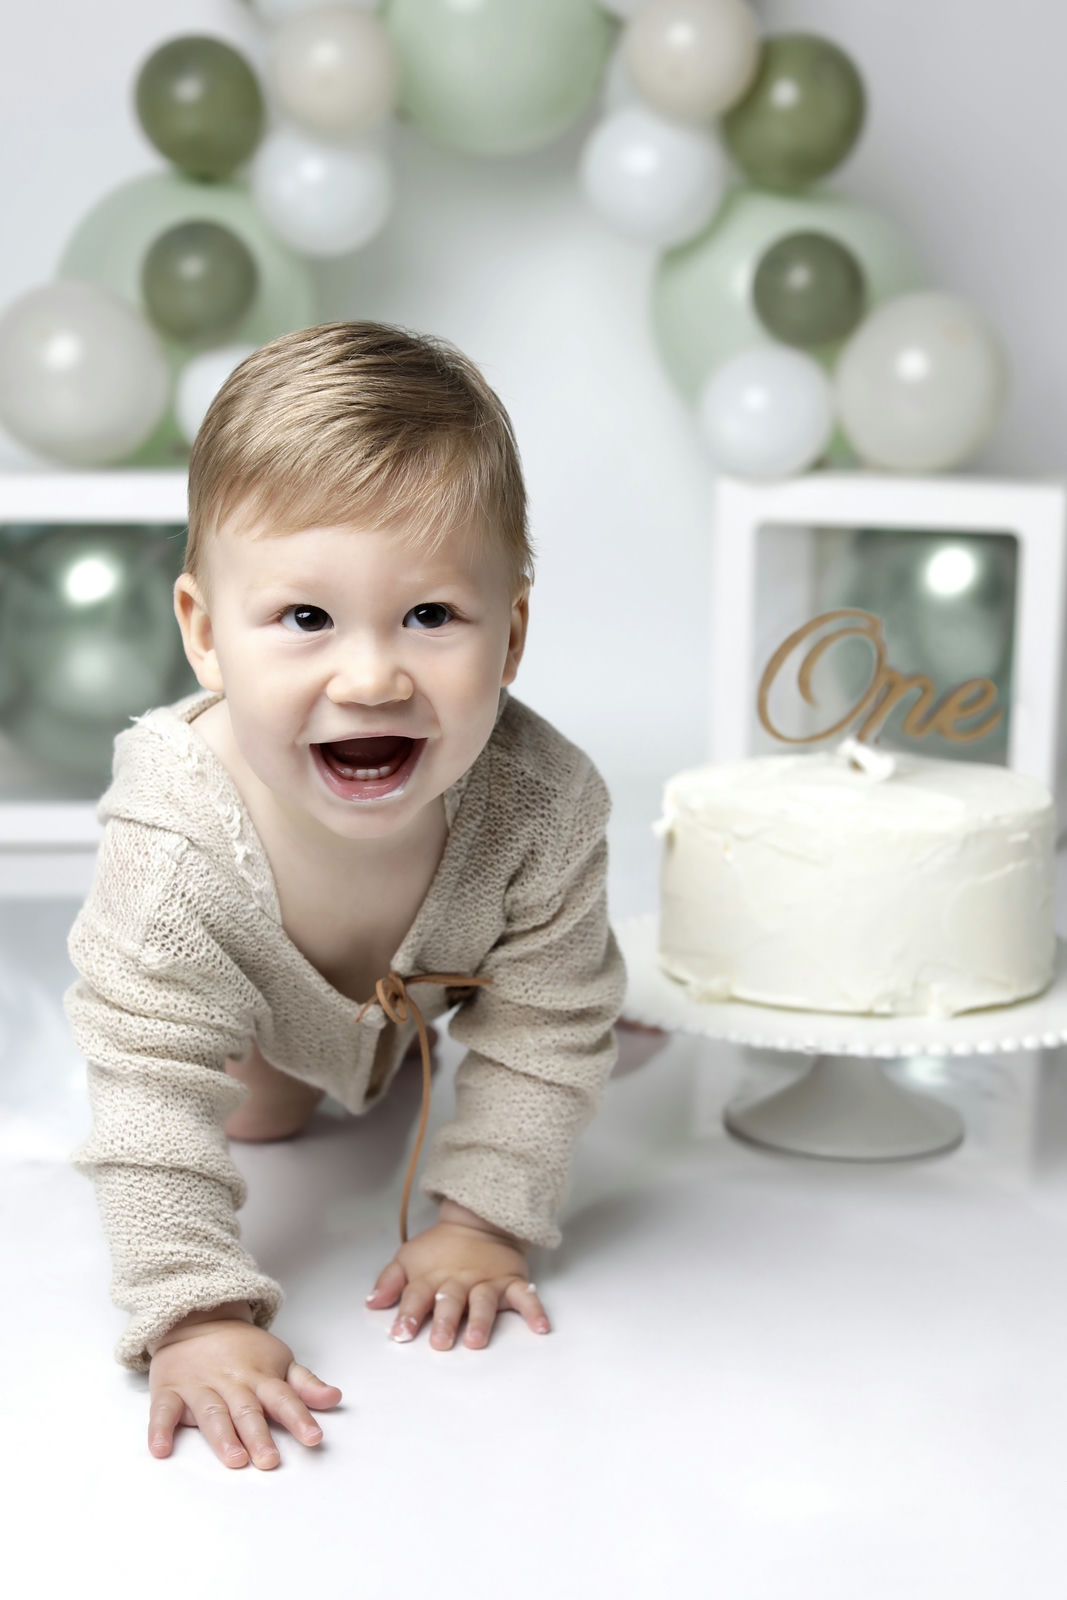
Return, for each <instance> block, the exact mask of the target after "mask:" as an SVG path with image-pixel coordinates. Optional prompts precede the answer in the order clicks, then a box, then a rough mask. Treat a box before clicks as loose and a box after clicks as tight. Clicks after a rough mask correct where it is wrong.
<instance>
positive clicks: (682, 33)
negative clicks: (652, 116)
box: [623, 0, 762, 122]
mask: <svg viewBox="0 0 1067 1600" xmlns="http://www.w3.org/2000/svg"><path fill="white" fill-rule="evenodd" d="M761 48H762V46H761V41H760V31H759V24H758V22H757V21H756V19H755V17H754V16H753V15H752V12H751V11H750V10H749V8H748V6H747V5H745V4H744V0H650V4H648V5H645V6H642V7H641V8H640V10H638V11H637V12H636V14H635V15H634V17H633V18H632V20H631V21H630V23H629V24H628V26H627V28H626V31H625V34H624V36H623V52H624V55H625V58H626V64H627V66H628V67H629V69H630V76H631V77H632V78H633V81H634V83H635V84H636V85H637V87H638V89H639V90H640V91H641V94H642V95H643V96H644V98H645V99H646V100H647V101H648V103H649V104H650V105H652V106H654V107H655V108H656V110H657V111H661V112H662V113H663V114H664V116H668V117H681V118H683V119H684V120H685V121H687V122H706V121H708V120H710V119H711V118H712V117H717V116H721V115H722V113H723V112H724V111H728V110H729V109H730V107H731V106H733V105H736V103H737V102H738V101H739V100H741V99H743V98H744V96H745V94H746V93H747V92H748V90H749V88H750V87H751V85H752V82H753V80H754V78H755V76H756V72H757V69H758V67H759V61H760V54H761Z"/></svg>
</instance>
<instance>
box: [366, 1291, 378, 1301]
mask: <svg viewBox="0 0 1067 1600" xmlns="http://www.w3.org/2000/svg"><path fill="white" fill-rule="evenodd" d="M377 1293H378V1291H377V1289H372V1290H371V1292H370V1294H369V1295H367V1296H366V1298H367V1299H368V1300H373V1299H374V1296H375V1295H376V1294H377Z"/></svg>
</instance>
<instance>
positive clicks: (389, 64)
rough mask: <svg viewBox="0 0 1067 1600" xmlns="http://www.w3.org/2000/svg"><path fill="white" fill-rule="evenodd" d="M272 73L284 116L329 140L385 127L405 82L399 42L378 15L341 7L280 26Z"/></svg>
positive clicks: (271, 53) (270, 59)
mask: <svg viewBox="0 0 1067 1600" xmlns="http://www.w3.org/2000/svg"><path fill="white" fill-rule="evenodd" d="M267 75H268V80H269V82H270V85H271V87H272V89H273V91H274V98H275V100H276V102H277V105H278V109H279V110H280V112H281V114H282V116H283V117H291V118H292V119H293V121H294V122H297V123H299V124H300V126H301V127H302V128H309V129H310V130H311V131H312V132H313V133H319V134H323V135H325V136H326V137H327V138H338V137H346V136H349V135H351V134H356V133H362V132H363V131H364V130H365V129H368V128H373V127H376V126H377V125H378V124H379V123H381V122H383V121H384V120H385V118H386V117H387V116H388V115H389V113H390V112H391V111H392V109H393V107H394V105H395V104H396V96H397V88H398V85H399V80H400V73H399V67H398V65H397V59H396V53H395V51H394V49H393V42H392V39H391V38H390V37H389V34H388V33H387V32H386V30H385V27H384V26H383V24H382V23H381V22H379V20H378V18H377V17H372V16H370V15H369V14H365V13H361V12H358V11H353V10H351V9H350V8H349V9H347V10H346V9H345V8H344V7H341V6H336V5H335V6H331V7H329V8H328V9H322V10H315V11H307V12H300V13H298V14H297V15H296V16H292V17H288V18H286V20H285V21H284V22H282V23H281V24H279V26H278V27H277V28H276V29H275V31H274V33H273V34H272V35H271V38H270V42H269V46H268V51H267Z"/></svg>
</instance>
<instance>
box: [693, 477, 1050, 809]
mask: <svg viewBox="0 0 1067 1600" xmlns="http://www.w3.org/2000/svg"><path fill="white" fill-rule="evenodd" d="M713 517H714V524H713V533H712V546H711V638H710V652H709V657H710V660H709V665H710V674H711V681H710V726H709V735H708V759H709V761H713V762H722V761H739V760H743V759H745V758H747V757H748V756H750V755H752V754H753V727H754V724H755V721H756V718H755V708H756V701H757V693H758V683H759V673H758V670H757V668H756V666H755V649H756V635H755V627H756V616H757V603H758V596H757V544H758V539H759V534H760V529H761V528H764V527H768V526H770V527H773V528H774V529H775V530H776V531H777V530H779V529H788V528H790V527H795V528H796V529H797V530H798V531H800V532H803V531H806V530H810V529H812V528H835V527H836V528H842V529H848V528H857V527H862V528H864V529H868V528H873V529H879V528H884V529H887V530H893V531H897V530H917V531H921V532H929V533H933V532H946V533H951V532H955V533H959V534H963V533H1009V534H1012V535H1014V536H1015V537H1016V538H1017V540H1018V566H1017V578H1016V591H1015V617H1014V650H1013V673H1012V697H1011V705H1010V721H1009V740H1008V758H1007V764H1008V765H1009V766H1010V767H1012V768H1013V769H1015V770H1016V771H1018V772H1026V773H1030V774H1031V775H1032V776H1034V777H1036V778H1039V779H1040V780H1041V781H1042V782H1043V783H1045V784H1046V785H1047V786H1048V788H1049V789H1050V790H1051V791H1052V793H1053V795H1054V796H1055V797H1056V800H1057V806H1058V809H1059V811H1060V813H1061V816H1062V813H1063V809H1064V801H1065V794H1064V791H1065V787H1067V786H1065V784H1064V782H1063V758H1064V738H1063V733H1064V667H1065V662H1064V636H1065V635H1064V619H1065V601H1067V548H1065V545H1067V485H1065V483H1064V481H1063V480H1061V479H1049V480H1047V481H1033V480H1012V479H992V478H970V477H962V476H957V475H954V474H949V473H945V474H942V475H940V476H927V477H908V476H902V475H897V474H881V473H875V472H866V471H851V472H813V473H808V474H805V475H803V476H801V477H796V478H789V479H784V480H781V481H778V482H771V483H758V482H749V481H742V480H740V479H737V478H731V477H727V476H722V477H719V478H718V479H717V481H716V485H715V491H714V510H713ZM791 576H794V575H792V574H791ZM816 610H817V607H813V610H812V612H811V613H810V614H811V615H814V614H815V612H816ZM799 620H800V621H803V620H805V618H800V619H799ZM783 637H784V632H783ZM940 687H943V688H948V687H949V685H943V686H940ZM842 737H843V735H842ZM784 748H786V747H785V746H783V749H784Z"/></svg>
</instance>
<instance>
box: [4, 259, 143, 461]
mask: <svg viewBox="0 0 1067 1600" xmlns="http://www.w3.org/2000/svg"><path fill="white" fill-rule="evenodd" d="M169 396H170V368H169V367H168V365H167V359H166V356H165V354H164V351H163V346H162V344H161V342H160V339H159V336H158V334H157V333H156V331H155V329H154V328H152V327H151V326H150V325H149V323H148V322H147V321H146V320H145V318H144V317H143V316H141V314H140V312H139V311H137V310H135V308H134V307H133V306H132V305H130V303H129V302H128V301H126V300H123V299H122V298H121V297H120V296H119V295H117V294H113V293H112V291H111V290H110V289H103V288H101V287H99V286H98V285H97V284H94V283H83V282H81V281H80V280H78V279H73V278H67V279H63V278H61V279H59V280H58V281H56V282H55V283H47V284H44V285H42V286H41V287H40V288H37V289H31V290H30V291H29V292H28V293H27V294H24V295H22V296H21V297H20V298H19V299H18V300H16V301H14V302H13V303H12V304H11V305H9V306H8V307H7V310H6V311H5V312H4V314H3V316H2V317H0V422H2V423H3V424H4V426H5V427H6V428H7V429H8V431H9V432H10V433H11V435H12V436H13V437H14V438H15V439H17V440H18V441H19V443H20V444H24V445H28V446H29V447H30V449H31V450H36V451H39V452H40V453H41V454H42V455H45V456H51V457H53V458H54V459H55V460H57V461H63V462H65V463H67V464H68V465H69V466H79V467H100V466H108V465H111V464H113V463H114V462H117V461H121V460H122V458H123V457H124V456H127V455H129V454H130V452H131V451H133V450H136V449H137V447H138V445H141V444H143V443H144V442H145V440H146V439H147V438H148V436H149V434H150V433H152V431H153V430H154V429H155V427H156V426H157V424H158V423H159V422H160V420H161V419H162V417H163V413H164V412H165V411H166V408H167V400H168V398H169Z"/></svg>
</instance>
